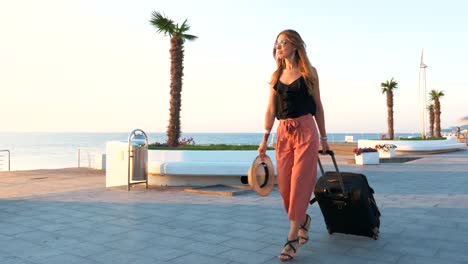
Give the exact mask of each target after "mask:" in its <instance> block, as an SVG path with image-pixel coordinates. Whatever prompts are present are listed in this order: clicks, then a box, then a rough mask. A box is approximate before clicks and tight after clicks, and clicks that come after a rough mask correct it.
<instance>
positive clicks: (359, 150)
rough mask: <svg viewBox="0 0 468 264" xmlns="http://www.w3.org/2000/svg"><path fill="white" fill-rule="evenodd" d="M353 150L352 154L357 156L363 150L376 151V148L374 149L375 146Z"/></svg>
mask: <svg viewBox="0 0 468 264" xmlns="http://www.w3.org/2000/svg"><path fill="white" fill-rule="evenodd" d="M353 152H354V154H356V155H357V156H359V155H361V154H362V153H364V152H377V149H375V148H355V149H354V150H353Z"/></svg>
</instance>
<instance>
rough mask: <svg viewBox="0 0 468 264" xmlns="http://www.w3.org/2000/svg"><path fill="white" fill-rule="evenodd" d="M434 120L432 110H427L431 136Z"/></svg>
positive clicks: (432, 135)
mask: <svg viewBox="0 0 468 264" xmlns="http://www.w3.org/2000/svg"><path fill="white" fill-rule="evenodd" d="M434 122H435V116H434V110H432V111H430V112H429V133H430V134H431V137H434Z"/></svg>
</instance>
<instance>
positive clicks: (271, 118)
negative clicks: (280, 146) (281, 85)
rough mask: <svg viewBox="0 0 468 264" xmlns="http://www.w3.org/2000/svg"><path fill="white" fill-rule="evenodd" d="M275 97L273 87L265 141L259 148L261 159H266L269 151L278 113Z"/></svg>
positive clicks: (267, 112)
mask: <svg viewBox="0 0 468 264" xmlns="http://www.w3.org/2000/svg"><path fill="white" fill-rule="evenodd" d="M275 97H276V91H275V90H274V89H273V87H270V97H269V99H268V106H267V110H266V113H265V131H264V132H263V139H262V142H261V143H260V146H259V147H258V154H259V155H260V158H264V157H265V154H266V149H267V143H268V137H269V136H270V131H271V128H272V127H273V124H274V123H275V113H276V106H275Z"/></svg>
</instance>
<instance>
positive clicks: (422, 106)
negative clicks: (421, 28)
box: [418, 49, 427, 139]
mask: <svg viewBox="0 0 468 264" xmlns="http://www.w3.org/2000/svg"><path fill="white" fill-rule="evenodd" d="M426 68H427V65H426V64H425V63H424V49H423V50H422V51H421V63H420V64H419V82H418V86H419V87H418V90H419V98H418V106H419V126H420V129H421V137H422V138H423V139H426V117H427V114H426V109H427V106H426V105H427V90H426Z"/></svg>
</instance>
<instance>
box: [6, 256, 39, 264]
mask: <svg viewBox="0 0 468 264" xmlns="http://www.w3.org/2000/svg"><path fill="white" fill-rule="evenodd" d="M0 263H2V264H34V263H33V262H30V261H27V260H24V259H22V258H19V257H17V256H12V255H7V254H4V255H0Z"/></svg>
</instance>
